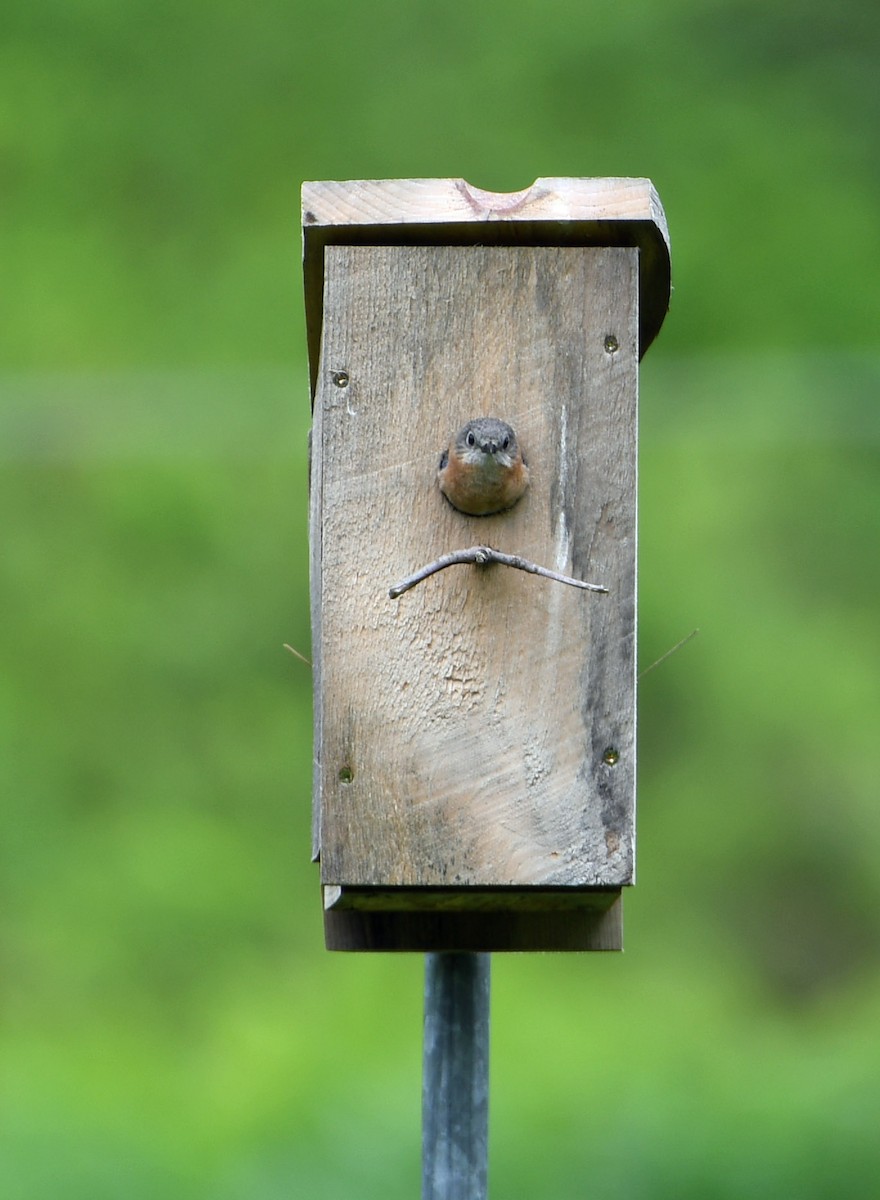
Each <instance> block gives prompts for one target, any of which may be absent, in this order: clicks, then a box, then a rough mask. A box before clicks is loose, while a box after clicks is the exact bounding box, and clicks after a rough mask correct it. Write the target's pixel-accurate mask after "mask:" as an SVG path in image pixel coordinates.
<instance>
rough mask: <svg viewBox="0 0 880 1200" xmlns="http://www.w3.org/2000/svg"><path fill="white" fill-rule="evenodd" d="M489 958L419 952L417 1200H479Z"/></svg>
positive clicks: (484, 1153)
mask: <svg viewBox="0 0 880 1200" xmlns="http://www.w3.org/2000/svg"><path fill="white" fill-rule="evenodd" d="M490 963H491V958H490V955H488V954H427V955H425V1047H424V1065H423V1077H422V1200H486V1184H487V1175H488V1144H489V978H490Z"/></svg>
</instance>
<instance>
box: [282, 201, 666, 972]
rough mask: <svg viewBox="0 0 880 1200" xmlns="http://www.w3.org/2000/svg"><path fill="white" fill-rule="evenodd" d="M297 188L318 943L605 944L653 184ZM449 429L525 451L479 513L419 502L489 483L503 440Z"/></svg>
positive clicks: (629, 734) (389, 946) (627, 822)
mask: <svg viewBox="0 0 880 1200" xmlns="http://www.w3.org/2000/svg"><path fill="white" fill-rule="evenodd" d="M302 198H303V235H304V269H305V295H306V317H307V329H308V345H309V362H310V370H311V384H312V394H313V406H314V408H313V414H314V423H313V429H312V447H311V581H312V628H313V663H314V689H315V778H314V856H315V858H317V859H320V872H321V885H322V894H323V905H324V917H325V934H326V941H327V945H328V946H329V947H331V948H334V949H363V950H369V949H375V950H395V949H403V950H425V951H437V950H543V949H547V950H553V949H558V950H598V949H618V948H620V945H621V905H620V894H621V889H622V888H623V887H625V886H627V885H629V884H632V883H633V881H634V870H635V780H636V763H635V751H636V738H635V725H636V683H635V677H636V672H635V630H636V451H637V399H638V364H639V359H640V357H641V355H642V354H644V352H645V350H646V349H647V347H648V346H649V345H650V343H651V341H652V340H653V338H654V337H655V336H656V334H657V332H658V330H659V328H660V326H661V324H662V322H663V319H664V316H665V314H666V310H667V306H668V301H669V291H670V287H669V272H670V265H669V243H668V234H667V230H666V222H665V218H664V214H663V210H662V208H661V206H660V203H659V200H658V198H657V194H656V192H655V191H654V188H653V187H652V185H651V184H650V182H649V181H648V180H645V179H539V180H538V181H537V182H536V183H535V184H533V185H532V187H530V188H528V189H526V190H525V191H522V192H516V193H512V194H495V193H492V192H485V191H481V190H480V189H478V188H474V187H471V186H470V185H469V184H467V183H465V182H464V181H462V180H456V179H428V180H385V181H374V182H363V181H360V182H322V183H306V184H304V185H303V193H302ZM484 418H494V419H495V421H496V422H498V423H499V424H498V425H492V426H488V425H481V424H479V422H481V421H482V420H483V419H484ZM469 422H477V425H475V426H474V428H476V429H477V431H478V433H479V431H480V430H481V429H482V430H484V431H485V430H486V429H492V430H497V429H498V428H502V426H503V427H504V428H507V429H509V430H510V431H511V432H512V433H513V434H514V442H515V446H514V447H513V449H515V450H516V452H517V453H520V452H521V455H522V457H523V459H524V461H525V463H526V466H527V472H528V476H527V479H528V484H527V486H524V487H522V488H520V489H518V490H521V491H522V494H521V495H520V496H518V498H516V499H515V502H513V503H512V505H511V506H510V507H505V508H503V510H502V511H491V512H489V513H488V514H486V515H476V514H474V513H472V512H469V511H462V508H460V507H456V506H455V505H454V504H453V503H451V502H450V499H449V496H448V494H444V491H443V490H441V486H440V484H441V482H442V476H438V471H439V469H440V467H441V463H443V464H444V466H445V467H446V468H449V466H450V461H451V464H452V466H453V467H455V469H456V470H458V469H459V468H461V470H465V469H467V470H471V469H474V470H476V469H477V468H479V470H482V471H484V474H483V475H481V476H479V478H478V482H479V480H482V479H488V477H489V474H491V472H492V471H497V472H501V473H502V474H503V473H504V472H506V471H510V470H514V469H516V468H517V464H516V463H512V460H511V459H510V455H511V453H512V452H513V450H512V449H511V447H510V446H509V447H508V449H507V450H504V449H503V447H502V443H503V442H504V441H505V439H506V440H507V441H508V442H509V441H510V438H509V436H508V435H507V434H500V435H497V436H496V435H495V434H493V435H492V437H489V435H488V434H487V435H486V436H485V437H484V438H483V442H484V443H485V444H484V445H482V446H481V445H475V446H473V447H470V446H469V445H468V433H467V432H466V430H467V427H468V423H469ZM487 439H488V440H487ZM479 440H480V438H479V437H477V438H475V441H476V442H479ZM481 454H482V455H483V457H482V458H481V457H480V455H481ZM505 455H506V456H507V457H505ZM450 456H451V460H450ZM474 463H476V466H474V465H473V464H474ZM481 464H482V465H481ZM499 464H500V465H499ZM523 478H524V477H523ZM512 494H513V493H511V495H512ZM508 498H509V496H508ZM489 507H490V508H491V505H490V506H489ZM480 548H486V549H487V550H489V551H492V552H495V555H496V557H495V558H493V557H492V556H491V555H483V556H482V557H481V555H480V553H479V549H480ZM461 551H466V552H468V553H465V554H464V555H461V554H459V552H461ZM457 554H458V559H456V555H457ZM468 554H469V555H470V557H468ZM449 556H452V558H451V565H443V562H444V560H445V559H448V558H449ZM505 559H510V560H518V561H517V562H514V563H513V565H510V564H509V563H507V562H506V561H505ZM522 562H525V563H526V564H527V566H531V565H536V566H538V567H541V568H544V569H546V570H547V571H549V572H551V573H555V574H556V575H562V576H564V577H567V578H568V579H569V580H573V581H576V582H581V583H589V584H591V585H593V590H590V589H586V588H582V587H577V586H572V585H571V583H564V582H559V581H558V580H557V579H555V578H549V577H547V576H542V575H540V574H534V573H531V571H530V570H528V569H527V570H523V569H517V566H519V565H521V563H522ZM438 563H439V564H441V565H440V567H438V566H437V564H438ZM432 564H433V568H432V570H431V571H430V572H429V573H427V572H423V577H421V578H420V580H419V582H417V583H416V584H414V585H413V586H408V587H407V589H406V590H402V589H401V588H400V587H398V586H397V585H401V584H406V583H407V581H411V580H412V578H413V577H414V576H416V575H417V574H418V573H419V572H421V571H422V569H423V568H426V567H431V566H432ZM441 568H442V569H441ZM598 589H604V590H598ZM391 592H393V593H394V594H393V595H392V594H390V593H391Z"/></svg>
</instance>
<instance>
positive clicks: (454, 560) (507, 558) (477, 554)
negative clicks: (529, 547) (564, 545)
mask: <svg viewBox="0 0 880 1200" xmlns="http://www.w3.org/2000/svg"><path fill="white" fill-rule="evenodd" d="M461 563H474V564H476V565H477V566H485V565H486V564H487V563H499V564H500V565H501V566H503V567H516V569H517V570H518V571H528V572H529V574H530V575H543V577H544V578H545V579H555V580H556V582H557V583H567V584H570V585H571V587H576V588H582V589H583V590H584V591H587V592H604V593H606V594H607V592H608V588H606V587H602V586H601V585H600V584H598V583H584V581H583V580H582V579H572V578H571V577H570V576H568V575H560V574H559V572H558V571H551V570H549V569H548V568H547V567H539V566H538V564H537V563H533V562H529V560H528V559H527V558H520V556H519V555H518V554H502V553H501V551H500V550H493V549H492V548H491V546H471V547H470V549H469V550H453V551H452V552H451V553H450V554H443V555H441V557H440V558H438V559H436V560H435V561H434V562H432V563H428V565H427V566H426V567H422V568H421V570H420V571H416V572H415V574H413V575H408V576H407V578H406V579H402V580H401V581H400V583H396V584H395V585H394V587H392V588H389V590H388V595H389V596H390V597H391V599H392V600H396V599H397V597H398V596H402V595H403V593H404V592H408V591H409V590H410V588H414V587H415V586H416V584H417V583H421V582H422V580H423V579H427V578H428V576H429V575H434V574H436V572H437V571H443V570H445V568H446V567H455V566H458V565H459V564H461Z"/></svg>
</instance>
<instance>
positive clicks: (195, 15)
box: [0, 0, 880, 1200]
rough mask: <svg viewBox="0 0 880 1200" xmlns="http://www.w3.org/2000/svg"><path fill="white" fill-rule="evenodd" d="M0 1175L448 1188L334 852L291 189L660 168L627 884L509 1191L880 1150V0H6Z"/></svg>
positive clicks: (8, 1180)
mask: <svg viewBox="0 0 880 1200" xmlns="http://www.w3.org/2000/svg"><path fill="white" fill-rule="evenodd" d="M0 24H2V39H0V96H2V99H0V189H2V201H0V202H2V230H0V271H2V295H0V304H2V312H0V356H2V361H0V391H2V401H0V487H2V513H3V522H2V560H0V577H2V621H0V638H2V677H0V738H2V742H0V789H2V838H0V855H2V878H0V926H2V943H0V954H2V961H0V970H2V976H0V985H2V1004H3V1010H2V1019H3V1025H2V1035H0V1039H2V1044H0V1063H2V1067H0V1070H2V1077H3V1087H2V1099H0V1103H2V1106H3V1111H2V1120H0V1139H2V1145H0V1175H2V1178H3V1181H4V1182H3V1184H2V1191H3V1195H4V1196H8V1197H10V1198H14V1200H19V1198H21V1200H37V1198H40V1200H43V1198H45V1197H64V1198H68V1197H69V1198H75V1200H78V1198H80V1197H82V1198H89V1200H104V1198H111V1197H112V1198H116V1197H126V1198H127V1200H132V1198H133V1200H139V1198H141V1197H144V1198H147V1197H149V1198H151V1200H152V1198H153V1197H157V1196H169V1197H175V1198H176V1197H180V1198H182V1200H190V1198H193V1200H195V1198H198V1200H203V1198H204V1200H207V1198H209V1197H210V1198H211V1200H244V1198H245V1197H247V1198H248V1200H276V1198H279V1200H280V1198H281V1197H309V1198H312V1200H336V1198H341V1197H362V1198H369V1197H376V1198H381V1200H397V1198H398V1197H399V1198H400V1200H403V1198H404V1197H413V1196H415V1195H417V1194H418V1186H419V1185H418V1175H419V1125H420V1122H419V1088H420V1054H421V1028H420V1022H421V990H422V962H421V960H420V959H419V957H418V956H403V957H398V958H395V957H392V956H345V955H328V954H327V953H325V951H324V950H323V948H322V934H321V927H320V911H319V899H318V891H317V872H316V868H314V867H313V866H312V865H311V864H310V863H309V817H308V806H309V790H310V761H311V746H310V738H311V729H310V677H309V671H308V669H307V668H306V667H304V666H303V665H302V664H301V663H299V662H297V661H296V660H295V659H293V658H291V657H290V656H289V655H287V654H285V653H284V652H283V651H282V649H281V645H282V642H285V641H287V642H291V643H292V644H293V645H294V646H296V647H298V648H300V649H301V650H303V651H304V652H307V651H308V641H309V623H308V611H307V560H306V450H305V447H306V433H307V428H308V423H309V403H308V389H307V373H306V365H305V353H304V331H303V318H302V301H301V274H300V263H299V254H300V240H299V239H300V231H299V185H300V182H301V181H302V180H303V179H334V178H383V177H396V176H420V175H428V176H445V175H451V176H462V177H464V178H466V179H468V180H469V181H470V182H471V183H473V184H476V185H478V186H480V187H484V188H490V189H496V190H513V189H519V188H523V187H526V186H527V185H528V184H529V183H531V181H532V180H533V179H534V178H535V177H537V176H540V175H640V176H642V175H644V176H649V177H650V178H651V179H653V181H654V183H655V184H656V186H657V188H658V190H659V193H660V196H661V199H662V201H663V203H664V206H665V208H666V212H667V215H668V218H669V223H670V228H671V233H672V242H673V274H674V283H675V287H676V291H675V295H674V298H673V304H672V310H671V312H670V315H669V317H668V319H667V322H666V325H665V327H664V329H663V331H662V333H661V335H660V338H659V340H658V341H657V343H656V344H655V345H654V346H653V348H652V349H651V351H650V352H649V354H648V356H647V358H646V359H645V362H644V364H643V370H642V386H641V390H642V441H641V445H642V450H641V547H640V555H641V574H640V579H641V583H640V589H641V609H640V657H641V661H642V663H643V665H645V664H647V663H649V662H651V661H652V660H653V659H655V658H657V657H658V656H659V655H660V654H662V653H663V652H664V651H665V650H666V649H667V648H668V647H669V646H670V645H672V644H673V643H674V642H676V641H677V640H678V639H679V638H681V637H683V636H684V635H685V634H687V633H688V632H689V631H690V630H691V629H693V628H695V627H699V628H700V630H701V633H700V636H699V637H698V638H697V639H695V640H694V641H692V642H691V643H690V644H689V645H688V646H687V647H685V648H684V649H682V650H681V651H680V652H679V653H678V654H677V655H675V656H674V657H672V658H671V659H670V660H669V661H668V662H666V663H664V664H663V665H662V666H661V667H659V668H658V669H657V670H656V671H654V672H652V673H651V674H649V675H648V676H646V677H645V679H644V681H643V683H642V687H641V695H640V793H639V806H640V809H639V822H640V825H639V884H638V887H637V888H636V889H635V890H634V891H632V892H630V893H628V894H627V896H626V905H625V908H626V924H627V931H626V946H627V948H626V952H625V953H624V954H623V955H605V956H603V955H587V956H576V955H575V956H523V957H517V956H512V957H504V956H500V955H499V956H496V959H495V961H494V969H493V988H494V995H493V1047H492V1115H491V1167H490V1179H491V1190H492V1194H493V1195H494V1196H495V1197H511V1198H516V1200H519V1198H521V1197H522V1198H526V1197H528V1198H530V1200H532V1198H534V1200H537V1198H539V1197H540V1198H553V1200H579V1198H581V1197H586V1196H602V1197H604V1198H606V1200H618V1198H619V1200H624V1198H626V1200H641V1198H646V1200H647V1198H658V1197H676V1198H681V1197H685V1198H691V1197H694V1198H696V1197H700V1198H707V1197H709V1198H714V1197H719V1198H725V1200H726V1198H728V1197H730V1198H731V1200H732V1198H734V1197H743V1196H748V1197H751V1198H763V1197H768V1198H770V1197H772V1198H774V1200H776V1198H778V1197H795V1196H796V1197H799V1198H806V1200H812V1198H814V1197H829V1198H830V1197H835V1198H837V1197H841V1196H846V1197H863V1196H864V1197H868V1196H873V1195H875V1194H876V1186H877V1185H876V1179H877V1175H878V1171H880V1142H878V1138H877V1128H876V1126H877V1114H878V1112H880V1048H878V1036H877V1029H878V1020H880V969H878V953H877V950H878V945H880V865H878V840H880V839H878V833H880V814H878V806H877V803H876V795H877V763H878V751H877V741H878V735H877V727H878V717H880V684H878V675H880V672H878V668H880V647H878V620H877V602H876V595H877V589H878V584H880V570H878V562H877V534H878V526H880V519H878V511H880V475H878V450H880V418H878V408H877V396H878V383H880V354H878V350H880V336H878V302H877V284H876V277H875V276H874V274H873V271H874V270H876V267H877V263H878V242H880V222H878V213H877V202H876V193H877V188H878V183H880V178H878V154H877V130H878V118H880V85H878V82H877V68H876V58H877V50H878V42H880V38H878V34H880V8H878V6H877V5H876V4H875V3H873V0H840V2H839V3H837V4H834V5H830V4H828V3H827V0H822V2H821V3H820V2H819V0H801V2H800V3H794V2H793V0H780V2H778V3H776V4H774V5H772V6H770V5H767V3H766V0H728V2H724V3H722V2H720V0H717V2H703V3H700V2H698V0H667V3H665V4H663V5H660V4H656V3H649V0H618V3H617V4H615V5H613V6H609V5H598V4H591V3H589V2H586V3H585V2H584V0H541V2H540V3H539V2H537V0H532V2H529V0H509V2H508V3H501V2H500V0H491V2H488V3H480V2H479V0H469V2H467V3H465V2H463V0H451V2H449V3H439V2H435V3H426V2H418V3H409V4H403V3H393V2H392V0H372V3H370V4H369V5H366V4H364V5H360V4H355V3H352V0H325V3H323V4H305V3H291V2H290V0H288V2H287V3H282V2H281V0H256V2H253V3H247V4H246V3H244V2H243V0H238V2H237V3H233V2H229V0H178V2H177V3H170V2H168V0H149V2H148V0H127V2H125V3H121V2H117V3H113V2H112V0H73V2H71V0H63V2H62V0H6V3H5V4H4V11H3V15H2V17H0Z"/></svg>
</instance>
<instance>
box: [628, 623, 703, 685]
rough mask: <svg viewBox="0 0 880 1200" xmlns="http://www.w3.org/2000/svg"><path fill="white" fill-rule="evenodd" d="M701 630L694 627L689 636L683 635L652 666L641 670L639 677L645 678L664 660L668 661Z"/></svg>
mask: <svg viewBox="0 0 880 1200" xmlns="http://www.w3.org/2000/svg"><path fill="white" fill-rule="evenodd" d="M699 632H700V631H699V629H692V630H691V632H690V633H689V634H688V635H687V637H683V638H682V639H681V641H680V642H676V643H675V645H674V646H673V647H672V648H671V649H669V650H667V651H666V653H665V654H661V655H660V657H659V658H658V659H656V660H655V661H654V662H652V663H651V665H650V667H645V669H644V671H639V679H644V677H645V676H646V675H647V674H648V672H649V671H653V670H654V668H655V667H659V666H660V664H661V663H662V662H666V660H667V658H669V656H670V654H674V653H675V652H676V650H680V649H681V648H682V646H686V645H687V644H688V642H689V641H690V640H691V638H695V637H696V636H697V634H698V633H699Z"/></svg>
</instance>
